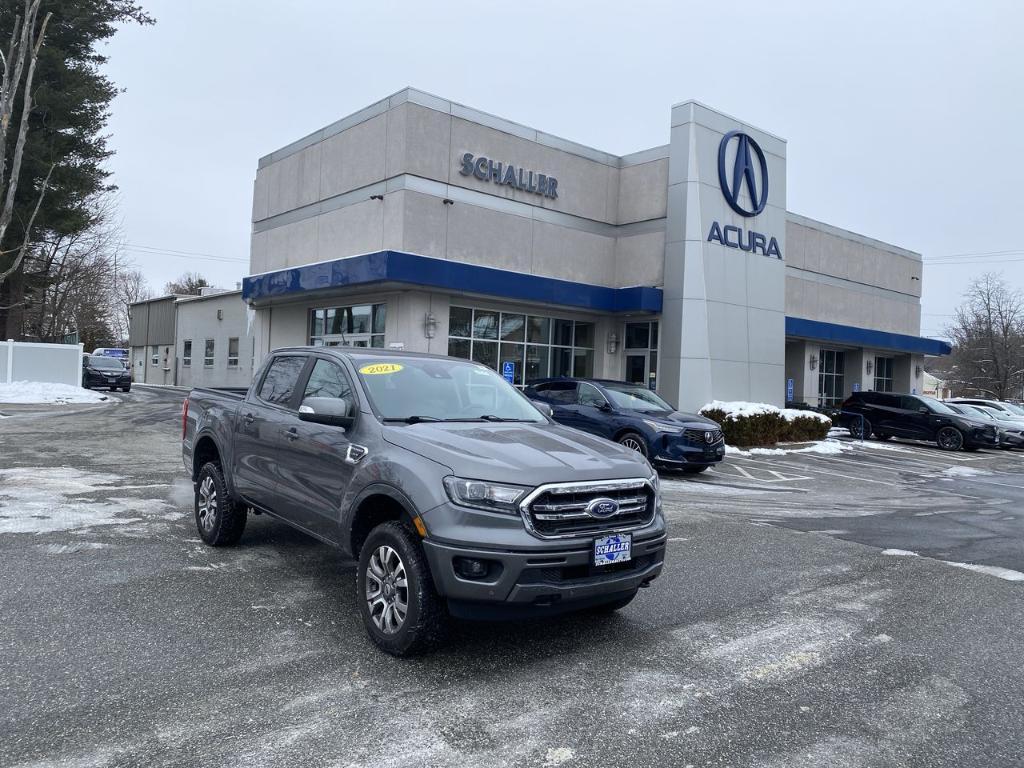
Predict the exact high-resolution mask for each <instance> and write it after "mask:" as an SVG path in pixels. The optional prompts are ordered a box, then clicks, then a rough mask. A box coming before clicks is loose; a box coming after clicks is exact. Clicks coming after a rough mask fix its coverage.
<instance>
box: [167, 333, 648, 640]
mask: <svg viewBox="0 0 1024 768" xmlns="http://www.w3.org/2000/svg"><path fill="white" fill-rule="evenodd" d="M546 408H547V406H545V405H543V404H534V403H532V402H531V401H530V400H528V399H527V398H526V397H525V396H524V395H523V394H522V393H521V392H519V391H518V390H517V389H515V388H514V387H512V386H511V385H509V384H508V383H506V382H505V380H504V379H502V378H501V377H500V376H498V375H497V374H496V373H495V372H494V371H492V370H491V369H489V368H487V367H485V366H483V365H479V364H477V363H473V362H470V361H467V360H460V359H456V358H448V357H440V356H436V355H422V354H415V353H409V352H395V351H390V350H382V349H368V348H351V347H345V348H339V347H298V348H292V349H279V350H276V351H275V352H274V353H273V354H272V355H270V357H269V358H268V359H267V360H266V361H265V363H264V364H263V365H262V367H261V369H260V371H259V372H258V373H257V374H256V376H255V378H254V380H253V384H252V387H251V388H250V389H249V391H248V392H247V393H246V394H242V393H240V392H229V391H223V390H214V389H194V390H192V392H191V393H190V395H189V397H188V399H187V400H186V401H185V404H184V407H183V414H182V453H183V455H184V461H185V468H186V469H187V471H188V472H189V474H190V476H191V477H192V481H193V483H194V486H195V519H196V525H197V527H198V529H199V535H200V536H201V537H202V539H203V541H205V542H206V543H207V544H210V545H212V546H221V545H229V544H234V543H236V542H237V541H238V540H239V538H240V537H241V535H242V532H243V530H244V528H245V522H246V516H247V514H248V513H249V512H253V513H257V514H259V513H265V514H268V515H272V516H273V517H275V518H279V519H280V520H282V521H284V522H286V523H288V524H290V525H292V526H294V527H296V528H298V529H300V530H302V531H304V532H306V533H308V534H310V535H312V536H315V537H316V538H318V539H321V540H322V541H324V542H327V543H329V544H331V545H334V546H337V547H339V548H340V549H341V550H342V551H343V552H344V553H345V554H347V555H349V556H351V557H352V558H354V559H356V560H357V561H358V567H357V571H356V590H357V604H358V606H359V610H360V612H361V614H362V617H363V621H364V623H365V625H366V630H367V632H368V633H369V635H370V638H371V639H372V640H373V641H374V642H375V643H376V644H377V645H378V646H379V647H380V648H382V649H383V650H385V651H387V652H389V653H392V654H395V655H400V656H401V655H408V654H412V653H416V652H419V651H422V650H423V649H425V648H428V647H430V646H431V645H433V644H435V643H436V642H437V641H438V640H439V639H440V638H441V636H442V635H443V629H444V625H445V623H446V620H447V617H448V615H453V616H456V617H459V618H472V619H496V618H515V617H522V616H536V615H545V614H555V613H561V612H564V611H571V610H582V609H593V610H615V609H618V608H621V607H623V606H625V605H626V604H627V603H629V602H630V600H632V599H633V598H634V597H635V596H636V593H637V590H638V589H639V588H640V587H645V586H647V585H648V584H649V583H650V582H651V580H652V579H654V578H655V577H657V576H658V574H659V573H660V572H661V568H662V563H663V560H664V556H665V541H666V535H665V521H664V517H663V516H662V512H661V498H660V493H659V488H658V476H657V474H656V473H655V472H654V471H653V470H652V469H651V466H650V464H648V463H647V460H646V459H644V458H643V457H642V456H641V455H640V454H638V453H636V452H635V451H632V450H630V449H628V448H624V447H622V446H619V445H617V444H615V443H612V442H610V441H607V440H603V439H601V438H598V437H594V436H591V435H588V434H586V433H583V432H579V431H576V430H574V429H570V428H568V427H563V426H560V425H558V424H556V423H555V422H553V421H552V420H551V419H550V418H549V415H548V414H547V413H545V412H544V411H545V409H546Z"/></svg>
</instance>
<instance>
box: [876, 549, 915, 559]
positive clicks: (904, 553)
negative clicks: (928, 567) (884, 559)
mask: <svg viewBox="0 0 1024 768" xmlns="http://www.w3.org/2000/svg"><path fill="white" fill-rule="evenodd" d="M882 554H883V555H892V556H893V557H920V555H918V554H917V552H911V551H910V550H909V549H883V550H882Z"/></svg>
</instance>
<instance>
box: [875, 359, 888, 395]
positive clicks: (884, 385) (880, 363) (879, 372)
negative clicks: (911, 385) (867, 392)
mask: <svg viewBox="0 0 1024 768" xmlns="http://www.w3.org/2000/svg"><path fill="white" fill-rule="evenodd" d="M875 392H892V358H891V357H876V358H875Z"/></svg>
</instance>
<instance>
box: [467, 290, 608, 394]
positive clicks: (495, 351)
mask: <svg viewBox="0 0 1024 768" xmlns="http://www.w3.org/2000/svg"><path fill="white" fill-rule="evenodd" d="M594 333H595V331H594V324H593V323H591V322H585V321H581V320H566V319H562V318H553V317H542V316H538V315H526V314H523V313H520V312H499V311H497V310H491V309H475V308H470V307H451V309H450V311H449V314H448V354H449V355H451V356H452V357H462V358H465V359H467V360H473V361H475V362H478V363H481V364H483V365H486V366H487V367H488V368H493V369H494V370H496V371H497V372H498V373H501V374H503V375H504V374H505V372H509V373H510V374H511V377H512V383H513V384H515V385H516V386H523V385H524V384H527V383H529V382H530V381H533V380H535V379H543V378H547V377H548V376H580V377H584V378H586V377H589V376H593V374H594Z"/></svg>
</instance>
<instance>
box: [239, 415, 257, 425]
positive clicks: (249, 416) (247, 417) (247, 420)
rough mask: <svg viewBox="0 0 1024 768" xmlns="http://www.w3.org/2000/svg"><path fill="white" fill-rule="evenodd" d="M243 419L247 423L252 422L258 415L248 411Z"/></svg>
mask: <svg viewBox="0 0 1024 768" xmlns="http://www.w3.org/2000/svg"><path fill="white" fill-rule="evenodd" d="M242 421H244V422H245V423H246V424H252V423H253V422H254V421H256V417H255V416H253V415H252V414H251V413H247V414H245V416H243V417H242Z"/></svg>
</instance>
